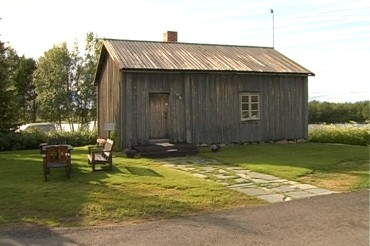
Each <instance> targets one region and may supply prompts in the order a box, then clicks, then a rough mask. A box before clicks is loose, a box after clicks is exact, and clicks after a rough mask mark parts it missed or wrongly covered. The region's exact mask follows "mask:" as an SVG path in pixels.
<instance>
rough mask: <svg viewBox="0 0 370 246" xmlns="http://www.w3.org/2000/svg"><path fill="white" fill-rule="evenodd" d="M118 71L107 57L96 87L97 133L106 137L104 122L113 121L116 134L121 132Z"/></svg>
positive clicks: (120, 84)
mask: <svg viewBox="0 0 370 246" xmlns="http://www.w3.org/2000/svg"><path fill="white" fill-rule="evenodd" d="M120 76H121V74H120V71H119V70H118V68H117V67H116V65H115V63H114V62H113V60H112V59H111V58H110V57H109V58H108V59H107V60H106V63H105V65H104V70H103V74H102V76H101V79H100V82H99V84H98V87H97V97H98V100H97V111H98V116H97V119H98V135H99V137H101V138H108V131H105V130H104V123H115V124H116V131H117V134H121V129H120V127H117V126H120V123H121V112H120V109H121V107H120V104H121V98H122V97H121V86H122V83H120V81H121V79H120Z"/></svg>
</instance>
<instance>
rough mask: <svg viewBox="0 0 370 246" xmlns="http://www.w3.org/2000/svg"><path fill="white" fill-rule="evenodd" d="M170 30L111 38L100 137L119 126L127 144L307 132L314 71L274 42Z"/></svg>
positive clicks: (99, 81)
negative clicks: (181, 35) (186, 37)
mask: <svg viewBox="0 0 370 246" xmlns="http://www.w3.org/2000/svg"><path fill="white" fill-rule="evenodd" d="M164 37H165V40H164V41H163V42H154V41H133V40H115V39H104V41H103V46H102V49H101V53H100V57H99V63H98V67H97V71H96V75H95V85H96V86H97V97H98V98H97V108H98V109H97V110H98V112H97V121H98V135H99V136H100V137H107V136H108V134H109V130H114V131H115V134H116V142H117V144H118V145H119V146H120V147H127V146H135V145H143V144H147V143H150V142H152V141H157V140H163V141H168V142H172V143H193V144H211V143H226V144H228V143H245V142H265V141H279V140H297V139H307V135H308V76H314V74H313V73H312V72H310V71H309V70H307V69H306V68H304V67H302V66H301V65H299V64H297V63H296V62H294V61H292V60H291V59H289V58H288V57H286V56H284V55H283V54H281V53H279V52H278V51H276V50H275V49H274V48H270V47H251V46H237V45H215V44H196V43H180V42H177V33H176V32H167V33H165V35H164ZM106 126H109V127H110V128H111V129H109V127H108V128H107V127H106ZM112 126H113V127H112Z"/></svg>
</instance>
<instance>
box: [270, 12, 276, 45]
mask: <svg viewBox="0 0 370 246" xmlns="http://www.w3.org/2000/svg"><path fill="white" fill-rule="evenodd" d="M270 13H271V14H272V48H275V20H274V10H273V9H270Z"/></svg>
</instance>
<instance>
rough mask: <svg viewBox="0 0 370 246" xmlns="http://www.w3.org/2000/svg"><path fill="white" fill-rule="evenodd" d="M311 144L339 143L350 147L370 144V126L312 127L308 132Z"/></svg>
mask: <svg viewBox="0 0 370 246" xmlns="http://www.w3.org/2000/svg"><path fill="white" fill-rule="evenodd" d="M308 139H309V141H310V142H316V143H339V144H350V145H363V146H367V145H369V144H370V125H365V126H357V125H354V124H345V125H339V126H335V125H320V126H316V127H311V128H310V129H309V132H308Z"/></svg>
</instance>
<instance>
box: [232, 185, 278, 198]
mask: <svg viewBox="0 0 370 246" xmlns="http://www.w3.org/2000/svg"><path fill="white" fill-rule="evenodd" d="M232 189H233V190H236V191H239V192H241V193H244V194H247V195H250V196H258V195H271V194H273V193H272V192H271V191H267V190H262V189H259V188H238V187H236V188H232Z"/></svg>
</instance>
